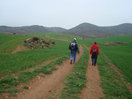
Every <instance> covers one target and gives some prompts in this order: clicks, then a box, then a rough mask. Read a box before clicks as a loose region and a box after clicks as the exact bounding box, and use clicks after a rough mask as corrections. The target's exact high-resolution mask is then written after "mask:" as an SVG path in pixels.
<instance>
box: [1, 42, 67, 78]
mask: <svg viewBox="0 0 132 99" xmlns="http://www.w3.org/2000/svg"><path fill="white" fill-rule="evenodd" d="M54 41H55V43H56V45H54V46H52V47H50V48H47V49H36V50H25V51H21V52H17V53H14V54H10V53H9V54H3V53H0V60H1V62H0V70H1V72H0V76H2V75H5V74H11V73H16V72H19V71H21V70H24V69H27V68H31V67H33V66H36V65H37V64H40V63H41V62H43V61H46V60H50V59H54V58H57V57H61V56H64V55H68V54H69V50H68V45H69V43H67V42H62V41H57V40H54Z"/></svg>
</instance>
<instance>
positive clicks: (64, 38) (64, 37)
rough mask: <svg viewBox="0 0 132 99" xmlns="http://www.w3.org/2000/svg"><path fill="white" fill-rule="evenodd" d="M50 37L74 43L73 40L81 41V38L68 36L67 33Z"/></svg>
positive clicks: (52, 34) (53, 34)
mask: <svg viewBox="0 0 132 99" xmlns="http://www.w3.org/2000/svg"><path fill="white" fill-rule="evenodd" d="M48 36H49V37H51V38H56V39H62V40H68V41H70V42H71V41H73V38H77V40H80V39H81V37H79V36H75V35H71V34H66V33H48Z"/></svg>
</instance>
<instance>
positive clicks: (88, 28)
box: [64, 23, 132, 37]
mask: <svg viewBox="0 0 132 99" xmlns="http://www.w3.org/2000/svg"><path fill="white" fill-rule="evenodd" d="M64 33H70V34H76V35H80V36H82V37H106V36H109V35H125V34H132V24H130V23H125V24H120V25H117V26H105V27H101V26H96V25H93V24H89V23H82V24H80V25H78V26H76V27H74V28H72V29H69V30H67V31H65V32H64Z"/></svg>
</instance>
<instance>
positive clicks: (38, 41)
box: [24, 37, 55, 49]
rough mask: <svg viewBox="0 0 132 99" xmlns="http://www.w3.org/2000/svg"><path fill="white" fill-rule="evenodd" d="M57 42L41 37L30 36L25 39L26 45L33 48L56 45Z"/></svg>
mask: <svg viewBox="0 0 132 99" xmlns="http://www.w3.org/2000/svg"><path fill="white" fill-rule="evenodd" d="M54 44H55V42H53V41H51V40H44V39H42V38H39V37H32V38H28V39H26V40H25V41H24V45H25V46H27V47H28V48H31V49H43V48H47V47H50V46H51V45H54Z"/></svg>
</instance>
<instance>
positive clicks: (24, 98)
mask: <svg viewBox="0 0 132 99" xmlns="http://www.w3.org/2000/svg"><path fill="white" fill-rule="evenodd" d="M82 53H83V49H82V47H80V54H79V55H77V60H76V61H78V60H79V58H80V56H81V55H82ZM69 62H70V60H69V59H68V60H66V61H64V62H63V64H62V65H61V66H57V67H58V69H57V70H56V71H53V73H52V74H50V75H46V76H45V77H42V78H39V79H37V80H35V81H34V82H32V83H30V84H29V86H30V89H29V90H25V91H24V92H22V93H18V95H17V97H13V98H11V99H47V97H49V96H50V95H52V94H51V92H52V91H53V90H55V89H58V88H59V89H60V90H61V89H62V88H61V87H63V80H64V78H65V77H66V76H67V75H68V74H69V73H70V72H71V70H72V67H73V66H74V64H72V65H71V64H70V63H69ZM60 92H61V91H60Z"/></svg>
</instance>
